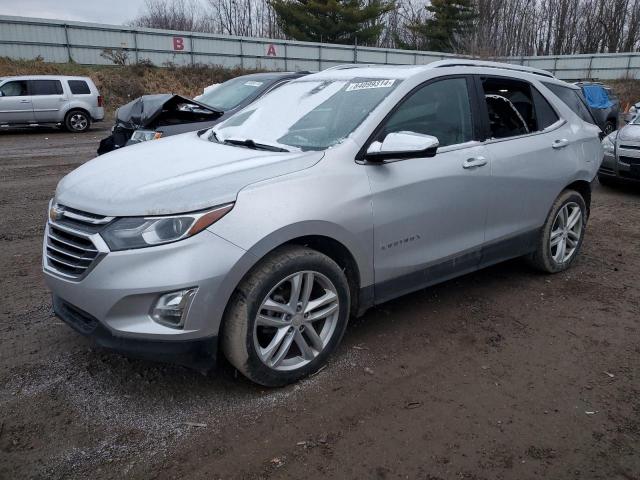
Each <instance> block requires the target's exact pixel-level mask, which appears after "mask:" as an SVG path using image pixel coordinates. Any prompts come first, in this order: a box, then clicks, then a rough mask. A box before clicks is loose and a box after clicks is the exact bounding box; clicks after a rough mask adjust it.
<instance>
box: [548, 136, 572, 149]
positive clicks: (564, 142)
mask: <svg viewBox="0 0 640 480" xmlns="http://www.w3.org/2000/svg"><path fill="white" fill-rule="evenodd" d="M567 145H569V140H567V139H566V138H561V139H560V140H556V141H555V142H553V143H552V144H551V146H552V147H553V148H555V149H556V150H557V149H559V148H564V147H566V146H567Z"/></svg>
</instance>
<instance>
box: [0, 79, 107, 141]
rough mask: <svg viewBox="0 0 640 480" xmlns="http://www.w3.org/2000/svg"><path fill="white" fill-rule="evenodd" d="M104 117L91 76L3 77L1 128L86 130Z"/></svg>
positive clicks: (0, 95)
mask: <svg viewBox="0 0 640 480" xmlns="http://www.w3.org/2000/svg"><path fill="white" fill-rule="evenodd" d="M103 119H104V108H103V101H102V96H101V95H100V93H99V92H98V89H97V88H96V86H95V85H94V83H93V81H91V79H90V78H88V77H67V76H58V75H39V76H20V77H5V78H0V127H10V126H38V125H58V126H63V127H64V128H66V129H67V130H68V131H70V132H86V131H87V130H89V127H90V126H91V122H97V121H100V120H103Z"/></svg>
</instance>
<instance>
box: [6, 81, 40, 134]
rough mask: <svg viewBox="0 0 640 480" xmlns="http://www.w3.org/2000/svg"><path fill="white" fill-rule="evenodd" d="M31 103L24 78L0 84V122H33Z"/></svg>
mask: <svg viewBox="0 0 640 480" xmlns="http://www.w3.org/2000/svg"><path fill="white" fill-rule="evenodd" d="M33 121H34V116H33V105H32V103H31V95H29V91H28V88H27V81H26V80H10V81H8V82H5V83H3V84H2V85H0V124H8V123H11V124H16V123H33Z"/></svg>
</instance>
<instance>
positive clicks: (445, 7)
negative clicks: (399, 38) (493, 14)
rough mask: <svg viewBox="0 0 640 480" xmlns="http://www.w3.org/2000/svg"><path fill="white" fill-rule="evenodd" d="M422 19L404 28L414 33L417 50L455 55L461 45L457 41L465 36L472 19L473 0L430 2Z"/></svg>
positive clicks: (474, 13)
mask: <svg viewBox="0 0 640 480" xmlns="http://www.w3.org/2000/svg"><path fill="white" fill-rule="evenodd" d="M426 8H427V10H428V11H429V15H428V17H427V19H426V20H424V21H422V22H419V23H414V24H410V25H407V28H408V29H409V30H410V31H411V32H412V33H413V34H414V38H415V39H416V45H407V44H405V45H402V46H403V47H404V48H418V49H426V50H433V51H436V52H456V51H459V50H460V48H461V47H462V45H461V44H460V40H461V39H462V38H463V37H464V35H465V34H466V33H468V32H469V31H470V30H471V28H472V25H473V20H474V18H475V17H476V12H475V9H474V2H473V0H431V4H430V5H428V6H427V7H426Z"/></svg>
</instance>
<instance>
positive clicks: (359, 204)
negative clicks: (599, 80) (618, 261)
mask: <svg viewBox="0 0 640 480" xmlns="http://www.w3.org/2000/svg"><path fill="white" fill-rule="evenodd" d="M556 91H558V92H561V94H562V96H560V95H559V94H558V93H555V92H556ZM583 109H584V110H586V106H585V105H584V103H583V100H581V97H580V95H579V89H578V88H577V87H575V86H572V85H569V84H567V83H564V82H562V81H560V80H557V79H556V78H554V77H553V75H551V74H549V73H548V72H545V71H542V70H534V69H531V68H526V67H520V66H514V65H507V64H498V63H490V62H480V61H472V60H467V61H464V60H453V61H452V60H447V61H439V62H435V63H431V64H429V65H423V66H370V65H367V66H357V65H345V66H339V67H334V68H331V69H328V70H325V71H323V72H320V73H317V74H313V75H308V76H305V77H302V78H300V79H297V80H294V81H292V82H290V83H288V84H286V85H284V86H282V87H281V88H279V89H277V90H275V91H274V92H272V93H270V94H268V95H266V96H264V97H263V98H261V99H260V100H258V101H257V102H255V103H253V104H251V105H250V106H248V107H246V108H245V109H243V110H241V111H240V112H238V113H236V114H235V115H233V116H232V117H230V118H229V119H228V120H226V121H224V122H222V123H220V124H218V125H217V126H215V127H213V128H211V129H208V130H201V131H199V132H191V133H186V134H183V135H178V136H174V137H169V138H166V139H161V140H158V141H154V142H145V143H143V144H140V145H136V146H133V147H131V148H127V149H124V150H122V151H116V152H112V153H109V154H106V155H104V156H102V157H99V158H96V159H94V160H91V161H90V162H87V163H86V164H84V165H82V166H81V167H80V168H78V169H76V170H75V171H73V172H71V173H70V174H69V175H67V176H66V177H65V178H63V179H62V180H61V181H60V183H59V185H58V187H57V190H56V193H55V197H54V198H53V199H52V201H51V204H50V208H49V218H48V221H47V225H46V232H45V238H44V245H43V267H44V273H45V277H46V281H47V284H48V286H49V287H50V289H51V291H52V292H53V305H54V310H55V312H56V314H57V315H58V316H59V317H60V318H61V319H62V320H64V321H65V322H67V323H68V324H70V325H71V326H72V327H73V328H75V329H76V330H78V331H79V332H81V333H83V334H85V335H90V336H92V337H94V338H95V339H96V341H97V342H98V343H99V344H101V345H103V346H105V347H107V348H112V349H117V350H120V351H124V352H128V353H129V354H133V355H138V356H144V357H151V358H153V359H168V360H171V361H174V362H180V363H182V364H187V365H190V366H193V367H195V368H198V369H200V370H203V371H206V370H208V369H209V367H210V366H212V365H213V364H214V362H215V359H216V356H217V354H218V351H220V353H222V354H224V356H225V357H226V358H227V359H228V361H229V362H230V363H231V364H232V365H233V366H234V367H235V368H236V369H237V370H239V371H240V372H242V373H243V374H244V375H245V376H246V377H248V378H249V379H251V380H253V381H254V382H257V383H260V384H262V385H266V386H279V385H284V384H287V383H290V382H294V381H296V380H298V379H301V378H303V377H305V376H307V375H309V374H311V373H313V372H315V371H317V370H318V369H319V368H320V367H321V366H322V365H323V364H324V363H325V362H326V361H327V358H328V357H329V355H330V354H331V353H332V352H333V351H334V350H335V349H336V347H337V346H338V344H339V343H340V340H341V338H342V336H343V334H344V332H345V328H346V326H347V321H348V319H349V318H350V316H357V315H361V314H362V313H363V312H364V311H365V310H366V309H367V308H369V307H371V306H373V305H376V304H379V303H382V302H386V301H388V300H390V299H392V298H394V297H398V296H400V295H403V294H406V293H409V292H412V291H415V290H418V289H422V288H425V287H427V286H429V285H433V284H435V283H438V282H442V281H444V280H447V279H450V278H453V277H456V276H459V275H463V274H465V273H468V272H472V271H475V270H478V269H480V268H483V267H486V266H488V265H492V264H495V263H497V262H501V261H503V260H507V259H510V258H514V257H520V256H524V257H526V258H527V259H528V260H529V261H530V263H531V264H532V265H533V266H534V267H536V268H538V269H539V270H542V271H543V272H548V273H556V272H560V271H563V270H565V269H567V268H568V267H569V266H570V265H571V263H572V262H573V261H574V260H575V258H576V255H577V254H578V252H579V250H580V246H581V244H582V241H583V238H584V233H585V227H586V224H587V219H588V217H589V205H590V199H591V194H590V192H591V189H590V184H591V182H592V180H593V179H594V177H595V175H596V173H597V171H598V168H599V167H600V163H601V162H602V158H603V150H602V146H601V143H600V139H599V134H600V130H599V128H598V127H596V126H595V125H593V124H592V123H590V121H592V117H590V116H589V115H588V110H586V114H585V112H584V111H583Z"/></svg>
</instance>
